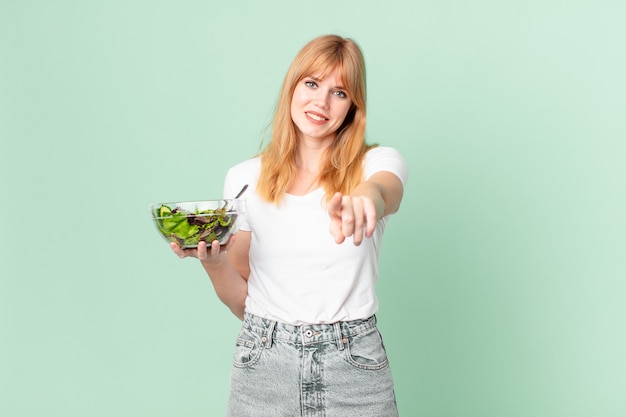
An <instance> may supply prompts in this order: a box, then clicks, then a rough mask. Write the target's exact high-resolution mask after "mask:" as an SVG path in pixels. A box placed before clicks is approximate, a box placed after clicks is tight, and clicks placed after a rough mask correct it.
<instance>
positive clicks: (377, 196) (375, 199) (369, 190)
mask: <svg viewBox="0 0 626 417" xmlns="http://www.w3.org/2000/svg"><path fill="white" fill-rule="evenodd" d="M350 195H351V196H352V197H365V198H368V199H370V200H371V201H372V203H373V204H374V208H375V209H376V220H377V221H378V220H380V219H381V218H382V217H383V216H384V215H385V214H387V213H385V200H384V199H383V195H382V193H381V191H380V189H379V187H378V186H377V184H376V183H373V182H362V183H361V184H359V185H358V186H357V187H356V188H355V189H354V190H352V192H351V193H350Z"/></svg>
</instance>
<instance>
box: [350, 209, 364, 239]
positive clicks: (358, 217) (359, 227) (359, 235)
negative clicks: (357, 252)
mask: <svg viewBox="0 0 626 417" xmlns="http://www.w3.org/2000/svg"><path fill="white" fill-rule="evenodd" d="M352 211H353V213H354V236H353V237H352V241H353V243H354V244H355V245H357V246H358V245H360V244H361V242H362V241H363V223H364V218H363V201H362V200H361V199H360V198H355V199H354V200H353V201H352Z"/></svg>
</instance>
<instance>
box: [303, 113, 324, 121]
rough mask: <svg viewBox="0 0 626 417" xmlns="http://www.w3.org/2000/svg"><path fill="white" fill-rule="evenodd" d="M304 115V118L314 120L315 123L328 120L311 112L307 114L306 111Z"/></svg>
mask: <svg viewBox="0 0 626 417" xmlns="http://www.w3.org/2000/svg"><path fill="white" fill-rule="evenodd" d="M304 114H306V116H307V117H308V118H309V119H312V120H314V121H316V122H325V121H327V120H328V119H327V118H326V117H324V116H323V115H321V114H319V113H313V112H308V111H307V112H304Z"/></svg>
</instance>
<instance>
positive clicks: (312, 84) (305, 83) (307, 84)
mask: <svg viewBox="0 0 626 417" xmlns="http://www.w3.org/2000/svg"><path fill="white" fill-rule="evenodd" d="M304 85H306V86H307V87H309V88H315V87H317V84H316V83H315V81H310V80H306V81H305V82H304Z"/></svg>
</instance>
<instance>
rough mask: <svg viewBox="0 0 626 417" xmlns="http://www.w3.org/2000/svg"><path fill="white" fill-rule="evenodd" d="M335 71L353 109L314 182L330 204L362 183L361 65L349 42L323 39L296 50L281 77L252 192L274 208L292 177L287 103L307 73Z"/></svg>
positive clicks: (293, 133) (293, 144)
mask: <svg viewBox="0 0 626 417" xmlns="http://www.w3.org/2000/svg"><path fill="white" fill-rule="evenodd" d="M335 69H338V70H339V74H341V80H342V84H343V87H344V88H345V90H346V92H347V93H348V97H350V99H351V100H352V106H351V108H350V110H349V111H348V114H347V115H346V118H345V120H344V122H343V124H342V125H341V126H340V127H339V129H338V131H337V138H336V139H335V141H334V142H333V143H332V144H331V146H330V147H329V149H328V150H327V158H326V159H325V161H323V162H322V164H321V169H320V173H319V177H318V183H319V184H320V185H321V186H322V187H323V188H324V190H325V193H326V198H327V199H329V198H330V197H331V196H332V195H333V194H334V193H335V192H337V191H339V192H341V193H343V194H348V193H350V192H351V191H352V190H353V189H354V188H355V187H356V186H357V185H358V184H359V183H361V182H362V180H363V160H364V158H365V153H366V151H367V150H368V149H369V148H370V146H369V145H367V144H366V143H365V104H366V82H365V61H364V59H363V54H362V52H361V50H360V48H359V46H358V45H357V44H356V43H355V42H354V41H353V40H351V39H348V38H342V37H340V36H337V35H324V36H320V37H318V38H315V39H313V40H312V41H311V42H309V43H308V44H306V45H305V46H304V48H302V49H301V50H300V52H299V53H298V55H296V57H295V59H294V60H293V62H292V64H291V66H290V67H289V70H288V71H287V74H286V75H285V79H284V81H283V86H282V90H281V93H280V95H279V98H278V102H277V105H276V111H275V113H274V119H273V122H272V134H271V141H270V142H269V144H268V145H267V146H266V147H265V149H264V150H263V151H262V152H261V174H260V177H259V182H258V184H257V192H258V193H259V195H260V196H261V197H262V198H264V199H265V200H267V201H270V202H274V203H277V204H278V203H279V202H280V200H281V199H282V197H283V196H284V194H285V193H286V192H287V189H288V188H289V186H290V185H291V181H292V179H293V178H295V175H296V154H297V150H298V146H297V144H298V130H297V127H296V126H295V124H294V123H293V121H292V119H291V99H292V97H293V92H294V90H295V88H296V85H297V84H298V83H299V82H300V81H301V80H302V79H303V78H305V77H307V76H311V75H312V74H317V75H320V76H321V78H325V77H326V76H327V75H328V74H330V73H331V72H332V71H334V70H335Z"/></svg>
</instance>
